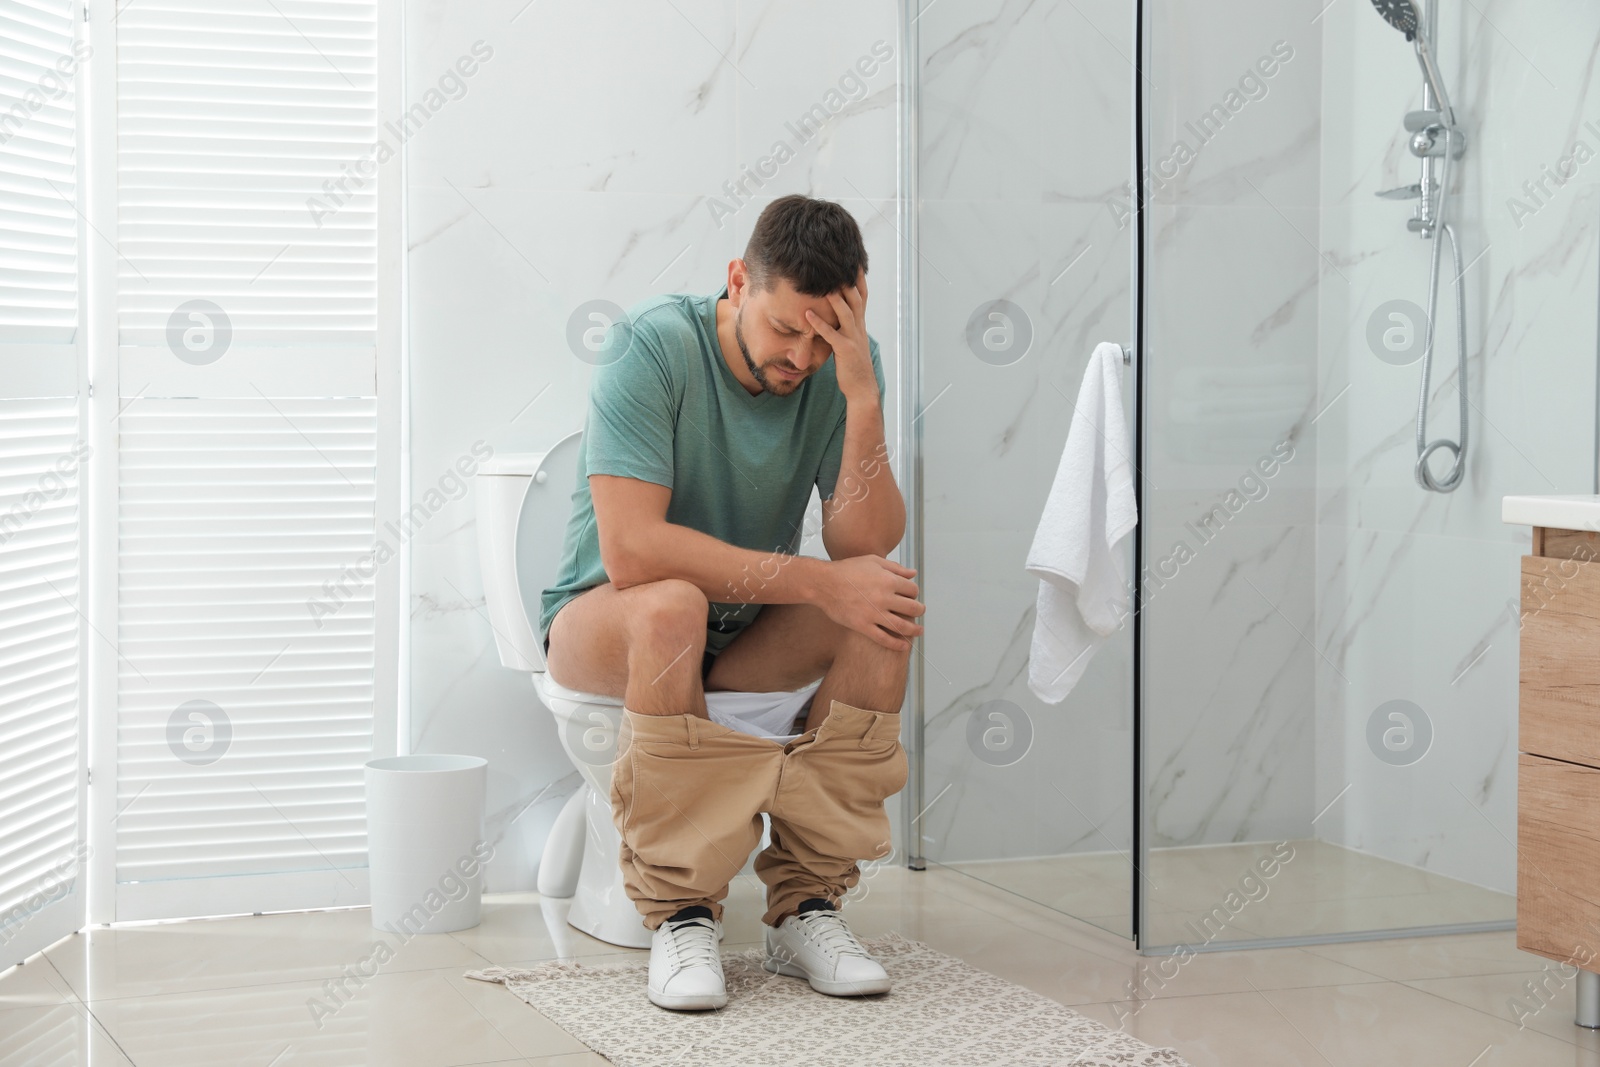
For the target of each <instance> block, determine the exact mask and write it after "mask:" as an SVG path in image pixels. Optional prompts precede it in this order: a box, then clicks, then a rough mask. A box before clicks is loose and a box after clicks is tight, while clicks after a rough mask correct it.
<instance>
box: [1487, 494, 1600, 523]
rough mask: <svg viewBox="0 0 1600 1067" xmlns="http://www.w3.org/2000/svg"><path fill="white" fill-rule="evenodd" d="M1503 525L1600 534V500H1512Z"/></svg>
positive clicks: (1506, 503) (1503, 508) (1504, 504)
mask: <svg viewBox="0 0 1600 1067" xmlns="http://www.w3.org/2000/svg"><path fill="white" fill-rule="evenodd" d="M1500 521H1501V522H1505V523H1510V524H1511V525H1513V526H1545V527H1549V528H1551V529H1556V530H1600V496H1588V495H1585V496H1508V497H1504V498H1502V499H1501V501H1500Z"/></svg>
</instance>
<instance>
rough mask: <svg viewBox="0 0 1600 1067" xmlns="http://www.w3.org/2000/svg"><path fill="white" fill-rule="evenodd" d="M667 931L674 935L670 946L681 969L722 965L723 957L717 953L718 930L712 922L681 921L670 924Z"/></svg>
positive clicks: (670, 939) (669, 940) (697, 919)
mask: <svg viewBox="0 0 1600 1067" xmlns="http://www.w3.org/2000/svg"><path fill="white" fill-rule="evenodd" d="M667 930H668V931H669V932H670V933H671V934H672V936H671V937H670V938H669V939H668V944H670V945H671V946H672V957H673V960H674V962H676V963H677V964H678V965H679V966H680V967H693V966H696V965H698V964H703V965H705V966H708V967H720V966H721V965H722V955H721V953H719V952H718V951H717V928H716V925H715V924H714V923H713V922H712V920H710V919H705V918H699V917H696V918H693V919H681V920H679V921H678V922H675V923H668V924H667Z"/></svg>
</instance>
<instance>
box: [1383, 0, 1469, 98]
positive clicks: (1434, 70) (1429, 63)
mask: <svg viewBox="0 0 1600 1067" xmlns="http://www.w3.org/2000/svg"><path fill="white" fill-rule="evenodd" d="M1372 6H1373V7H1375V8H1377V9H1378V14H1380V15H1382V16H1383V21H1385V22H1387V23H1388V24H1389V25H1391V26H1393V27H1394V28H1395V29H1397V30H1399V31H1400V32H1401V33H1403V34H1405V35H1406V40H1408V41H1411V42H1412V43H1413V44H1414V45H1415V46H1416V50H1417V63H1418V64H1419V65H1421V67H1422V77H1423V78H1424V80H1425V81H1426V82H1427V85H1428V88H1429V89H1431V90H1432V91H1433V95H1434V97H1435V101H1436V104H1437V106H1438V108H1439V111H1440V113H1441V114H1442V115H1444V117H1445V123H1446V124H1447V125H1449V126H1454V125H1455V124H1456V120H1455V113H1454V112H1453V111H1452V110H1451V109H1450V97H1449V96H1448V95H1447V94H1446V93H1445V91H1444V79H1443V78H1442V77H1440V76H1439V67H1438V65H1437V64H1435V63H1434V61H1433V49H1432V48H1430V47H1429V45H1430V44H1431V42H1430V41H1429V40H1428V34H1427V32H1426V31H1425V30H1424V29H1423V26H1422V13H1421V12H1420V11H1418V10H1417V4H1416V0H1372Z"/></svg>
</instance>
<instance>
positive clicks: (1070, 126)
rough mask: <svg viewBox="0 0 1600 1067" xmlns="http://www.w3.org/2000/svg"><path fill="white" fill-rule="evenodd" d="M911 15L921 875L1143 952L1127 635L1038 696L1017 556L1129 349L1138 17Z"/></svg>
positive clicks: (1043, 12) (1044, 7)
mask: <svg viewBox="0 0 1600 1067" xmlns="http://www.w3.org/2000/svg"><path fill="white" fill-rule="evenodd" d="M902 18H908V19H909V31H908V32H910V33H911V34H913V35H914V40H913V41H912V42H911V45H912V47H911V48H910V49H909V51H910V53H911V54H912V55H913V56H916V57H919V58H918V60H917V62H918V63H919V66H918V67H917V72H918V75H919V77H918V79H916V80H917V81H920V88H919V89H917V90H915V91H914V94H913V98H912V103H911V106H912V107H913V108H914V109H915V118H914V125H915V127H916V137H915V139H914V140H913V141H912V142H911V144H912V146H913V149H912V150H913V151H914V153H915V159H914V161H913V168H914V173H915V176H916V182H917V184H918V186H919V188H918V189H917V194H919V195H916V196H915V199H914V200H913V201H912V202H913V203H915V204H916V205H917V218H916V226H915V228H914V231H913V232H912V234H910V235H909V241H908V245H909V246H908V248H907V260H908V263H907V267H908V270H909V277H910V278H911V279H912V284H913V285H914V287H915V288H914V291H915V294H916V300H917V307H918V312H917V314H916V315H915V317H914V320H913V325H914V328H915V329H916V331H917V332H918V334H919V340H920V352H921V358H920V363H919V372H920V376H921V384H920V397H919V398H918V400H917V403H916V411H917V413H918V414H917V417H916V420H915V421H916V422H917V423H919V424H920V425H919V426H918V427H917V430H916V433H917V436H918V437H919V438H920V442H921V452H920V456H921V471H922V486H921V490H922V491H921V497H922V515H921V537H922V569H921V572H920V573H919V575H918V581H919V582H920V583H921V587H922V593H923V600H924V602H925V603H926V604H927V608H928V612H927V615H926V616H925V617H924V619H923V623H924V625H925V626H926V631H925V633H924V636H923V639H922V642H921V648H920V652H921V655H920V656H918V657H914V658H913V662H912V670H913V671H914V672H919V673H920V679H921V681H920V685H921V692H922V706H923V709H924V716H925V717H924V723H925V727H924V729H925V735H924V745H925V751H924V755H925V764H924V773H925V778H924V787H923V791H922V794H921V797H920V804H921V806H922V810H921V811H920V812H918V811H908V813H907V815H908V819H909V820H910V825H911V826H912V827H913V832H915V833H916V834H917V835H918V840H919V841H920V844H921V850H922V853H923V857H924V858H925V860H926V861H927V862H928V863H929V864H930V865H939V866H942V867H944V868H947V869H950V870H954V871H959V872H962V873H963V874H964V875H968V876H970V877H972V878H976V879H981V880H983V881H985V882H987V883H989V884H992V885H994V886H998V887H1000V888H1002V889H1005V890H1007V891H1010V892H1012V893H1015V894H1018V895H1020V896H1022V897H1026V898H1028V899H1030V900H1033V901H1036V902H1038V903H1040V904H1043V905H1046V906H1049V907H1052V908H1055V909H1058V910H1060V911H1062V912H1065V913H1068V914H1071V915H1074V916H1077V917H1079V918H1082V919H1085V920H1087V921H1089V922H1092V923H1095V924H1096V925H1099V926H1101V927H1103V928H1105V929H1107V930H1111V931H1114V932H1116V933H1118V934H1120V935H1122V936H1125V937H1131V936H1132V912H1131V899H1132V878H1133V871H1132V855H1133V817H1134V812H1133V807H1134V804H1133V800H1134V789H1133V777H1132V776H1133V737H1134V734H1133V716H1132V700H1133V686H1132V679H1133V639H1132V626H1131V624H1130V625H1128V626H1125V627H1124V628H1123V629H1121V630H1119V631H1117V632H1115V633H1114V634H1113V635H1112V636H1111V637H1110V639H1109V640H1108V641H1107V642H1106V643H1105V644H1104V645H1103V646H1101V647H1100V648H1099V650H1098V651H1097V653H1096V654H1095V655H1094V658H1093V659H1092V660H1091V661H1090V663H1089V665H1088V668H1087V670H1086V672H1085V674H1084V675H1083V677H1082V678H1081V679H1080V680H1079V682H1078V683H1077V685H1076V687H1075V688H1074V689H1073V690H1072V692H1071V693H1070V695H1069V696H1068V697H1067V698H1066V699H1065V700H1064V701H1062V702H1061V703H1057V704H1046V703H1044V702H1042V701H1040V700H1039V699H1037V698H1036V697H1035V696H1034V695H1033V694H1032V692H1031V691H1030V689H1029V687H1028V678H1027V672H1028V662H1029V647H1030V643H1031V641H1032V638H1033V632H1034V616H1035V601H1036V597H1037V594H1038V585H1039V583H1038V579H1036V578H1033V577H1032V576H1030V575H1029V574H1027V573H1026V571H1025V570H1024V566H1023V565H1024V561H1025V559H1026V557H1027V554H1028V549H1029V547H1030V545H1031V542H1032V539H1033V535H1034V531H1035V529H1036V527H1037V525H1038V522H1039V518H1040V513H1041V511H1042V510H1043V507H1044V502H1045V498H1046V495H1047V493H1048V491H1049V489H1050V486H1051V483H1052V481H1053V479H1054V476H1055V471H1056V467H1057V465H1058V463H1059V461H1060V458H1061V453H1062V448H1063V446H1064V444H1065V441H1066V436H1067V429H1068V426H1069V424H1070V422H1071V420H1072V413H1073V408H1074V402H1075V400H1076V398H1077V394H1078V388H1079V383H1080V380H1081V378H1082V376H1083V372H1084V368H1085V366H1086V364H1087V362H1088V358H1089V355H1090V353H1091V352H1092V351H1093V349H1094V347H1095V345H1096V344H1097V343H1098V342H1102V341H1110V342H1114V343H1116V344H1120V345H1130V346H1131V345H1132V344H1133V343H1134V338H1133V312H1132V307H1133V305H1132V283H1131V275H1132V270H1133V253H1134V248H1135V245H1134V234H1135V230H1136V227H1135V220H1134V218H1133V217H1132V204H1131V201H1130V198H1129V194H1130V192H1131V188H1130V185H1129V177H1130V175H1131V174H1132V171H1133V165H1132V158H1133V129H1134V122H1133V98H1134V91H1133V85H1134V77H1135V74H1134V70H1133V65H1132V58H1133V56H1134V54H1135V48H1134V11H1133V9H1132V8H1131V7H1130V5H1128V4H1126V3H1125V2H1124V0H1072V2H1067V0H1061V2H1044V3H1036V4H1017V3H1008V2H999V0H995V2H964V3H951V4H928V3H916V4H912V5H911V6H910V9H909V11H908V12H906V11H903V13H902ZM914 84H915V82H914ZM1123 374H1124V377H1123V390H1124V397H1125V401H1126V408H1127V414H1128V418H1129V425H1130V427H1131V426H1133V425H1135V424H1134V422H1133V421H1132V420H1133V397H1134V380H1133V370H1132V369H1131V368H1129V369H1126V370H1124V372H1123ZM1131 541H1132V538H1129V539H1128V543H1127V544H1126V546H1125V547H1126V550H1127V559H1126V560H1125V566H1126V567H1127V572H1128V573H1129V574H1130V575H1131V573H1132V567H1131V557H1132V545H1131Z"/></svg>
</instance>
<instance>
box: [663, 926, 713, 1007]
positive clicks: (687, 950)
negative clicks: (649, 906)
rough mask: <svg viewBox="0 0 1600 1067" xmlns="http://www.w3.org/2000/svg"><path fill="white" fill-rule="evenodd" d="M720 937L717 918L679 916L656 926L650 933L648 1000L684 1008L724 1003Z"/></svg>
mask: <svg viewBox="0 0 1600 1067" xmlns="http://www.w3.org/2000/svg"><path fill="white" fill-rule="evenodd" d="M721 939H722V923H721V921H720V920H712V919H702V918H694V919H680V920H679V921H678V922H664V923H662V924H661V925H660V926H658V927H656V930H655V933H654V934H652V935H651V936H650V984H649V986H648V987H647V989H646V992H647V994H648V995H649V997H650V1003H652V1004H656V1005H658V1006H660V1007H663V1008H678V1009H680V1010H686V1011H700V1010H704V1009H707V1008H720V1007H722V1006H723V1005H725V1004H727V1003H728V988H727V985H726V984H725V983H724V982H723V979H722V953H721V952H720V951H719V949H718V945H717V942H718V941H720V940H721Z"/></svg>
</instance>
